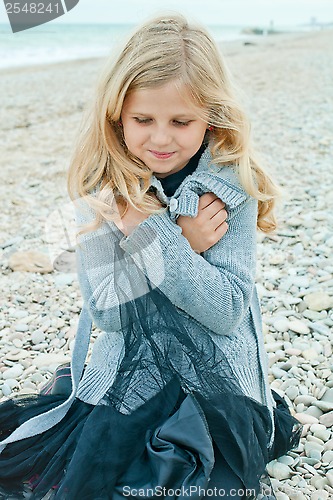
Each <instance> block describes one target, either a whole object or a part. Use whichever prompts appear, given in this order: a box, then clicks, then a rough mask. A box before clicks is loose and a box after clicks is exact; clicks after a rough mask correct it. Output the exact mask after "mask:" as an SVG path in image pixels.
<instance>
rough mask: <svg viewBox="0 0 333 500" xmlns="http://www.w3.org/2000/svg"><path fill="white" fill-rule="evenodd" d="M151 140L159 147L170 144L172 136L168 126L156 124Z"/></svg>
mask: <svg viewBox="0 0 333 500" xmlns="http://www.w3.org/2000/svg"><path fill="white" fill-rule="evenodd" d="M151 141H152V143H153V144H154V145H155V146H158V147H162V146H166V145H168V144H170V142H171V141H172V137H171V134H170V131H169V129H168V127H167V126H164V125H156V126H155V127H154V129H153V130H152V134H151Z"/></svg>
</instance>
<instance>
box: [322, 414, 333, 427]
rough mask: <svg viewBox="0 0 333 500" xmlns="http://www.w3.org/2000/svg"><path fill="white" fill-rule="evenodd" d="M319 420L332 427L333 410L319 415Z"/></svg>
mask: <svg viewBox="0 0 333 500" xmlns="http://www.w3.org/2000/svg"><path fill="white" fill-rule="evenodd" d="M319 422H320V423H321V424H323V425H325V426H326V427H332V426H333V411H330V412H328V413H324V415H322V416H321V417H319Z"/></svg>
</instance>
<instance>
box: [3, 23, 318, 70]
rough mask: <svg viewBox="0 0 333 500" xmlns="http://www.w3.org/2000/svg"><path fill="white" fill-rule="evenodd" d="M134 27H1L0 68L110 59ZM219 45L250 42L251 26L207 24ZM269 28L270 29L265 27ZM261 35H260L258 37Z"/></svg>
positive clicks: (89, 25)
mask: <svg viewBox="0 0 333 500" xmlns="http://www.w3.org/2000/svg"><path fill="white" fill-rule="evenodd" d="M134 27H135V24H65V23H47V24H44V25H41V26H37V27H35V28H32V29H29V30H26V31H21V32H18V33H12V31H11V28H10V25H9V23H8V24H0V68H12V67H24V66H33V65H39V64H52V63H56V62H63V61H70V60H77V59H89V58H97V57H107V55H108V54H110V53H111V51H112V48H113V47H114V46H115V45H116V44H117V43H119V42H121V40H122V39H123V38H124V37H125V36H126V35H127V34H128V33H130V32H131V31H132V30H133V28H134ZM207 28H208V30H209V31H210V33H211V34H212V35H213V37H214V38H215V40H216V41H217V42H223V41H232V40H241V39H244V40H248V39H249V37H250V36H256V35H249V34H244V33H243V30H244V29H246V28H255V27H249V26H230V25H227V26H226V25H207ZM274 28H275V29H276V30H278V31H289V32H290V31H301V30H302V31H304V30H309V29H310V28H309V27H305V26H295V27H290V26H288V27H274ZM265 29H267V30H268V29H269V27H266V28H264V33H265ZM257 36H258V35H257Z"/></svg>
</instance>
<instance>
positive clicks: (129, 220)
mask: <svg viewBox="0 0 333 500" xmlns="http://www.w3.org/2000/svg"><path fill="white" fill-rule="evenodd" d="M150 195H151V196H152V197H154V198H155V199H156V200H157V201H159V199H158V198H157V197H156V196H155V194H154V193H150ZM160 205H161V207H162V206H163V205H162V203H161V202H160ZM123 211H124V209H123V208H120V210H119V213H123ZM149 215H150V214H145V213H143V212H139V210H136V209H135V208H133V207H132V205H130V204H128V208H127V211H126V213H125V214H124V215H123V217H122V218H120V217H119V218H118V219H117V220H115V221H114V223H115V225H116V226H117V227H118V229H120V231H121V232H122V233H123V234H124V235H125V236H128V235H130V234H131V232H132V231H133V230H134V229H135V228H136V226H138V225H139V224H140V222H143V221H144V220H146V219H147V218H148V217H149Z"/></svg>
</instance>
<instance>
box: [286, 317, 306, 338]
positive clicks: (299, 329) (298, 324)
mask: <svg viewBox="0 0 333 500" xmlns="http://www.w3.org/2000/svg"><path fill="white" fill-rule="evenodd" d="M289 330H291V331H292V332H296V333H301V334H303V335H307V334H308V333H310V328H309V327H308V326H307V325H306V324H305V323H304V322H303V321H300V320H297V319H294V320H292V321H290V322H289Z"/></svg>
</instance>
